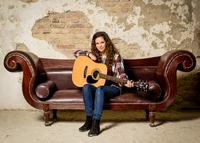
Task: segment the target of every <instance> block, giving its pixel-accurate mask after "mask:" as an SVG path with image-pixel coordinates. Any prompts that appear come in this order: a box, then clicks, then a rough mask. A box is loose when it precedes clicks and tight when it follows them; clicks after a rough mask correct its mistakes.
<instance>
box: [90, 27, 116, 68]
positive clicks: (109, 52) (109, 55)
mask: <svg viewBox="0 0 200 143" xmlns="http://www.w3.org/2000/svg"><path fill="white" fill-rule="evenodd" d="M98 37H103V39H104V40H105V42H106V64H107V65H111V64H112V63H113V62H114V56H115V54H119V51H118V49H117V48H116V47H115V46H114V44H113V43H112V41H111V40H110V38H109V36H108V34H107V33H106V32H103V31H99V32H96V33H95V34H94V35H93V38H92V42H91V52H92V54H93V55H95V56H96V58H97V62H99V63H101V62H102V60H101V52H99V51H98V49H97V48H96V43H95V39H96V38H98Z"/></svg>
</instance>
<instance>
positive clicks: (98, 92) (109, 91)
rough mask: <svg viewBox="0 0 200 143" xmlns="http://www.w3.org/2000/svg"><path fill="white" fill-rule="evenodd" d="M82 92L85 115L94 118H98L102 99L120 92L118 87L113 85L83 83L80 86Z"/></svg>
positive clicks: (101, 108)
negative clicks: (81, 86) (96, 85)
mask: <svg viewBox="0 0 200 143" xmlns="http://www.w3.org/2000/svg"><path fill="white" fill-rule="evenodd" d="M82 93H83V101H84V105H85V113H86V116H91V117H93V119H95V120H100V119H101V115H102V110H103V106H104V101H107V100H109V99H111V98H114V97H116V96H118V95H119V94H120V89H119V88H117V87H114V86H106V85H105V86H99V87H95V86H93V85H91V84H85V85H84V86H83V88H82ZM93 109H94V110H93Z"/></svg>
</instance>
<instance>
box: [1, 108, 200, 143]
mask: <svg viewBox="0 0 200 143" xmlns="http://www.w3.org/2000/svg"><path fill="white" fill-rule="evenodd" d="M58 117H59V118H58V120H57V121H56V122H54V124H52V125H51V126H49V127H45V126H44V121H43V112H42V111H39V110H0V143H67V142H68V143H111V142H112V143H199V141H200V111H199V110H194V111H193V110H179V111H173V110H171V111H164V112H156V122H155V123H156V125H157V127H153V128H152V127H150V126H149V121H146V120H145V119H144V117H145V112H144V111H135V110H133V111H104V112H103V116H102V120H101V125H100V127H101V133H100V134H99V136H96V137H88V136H87V133H88V132H79V131H78V128H79V127H80V126H82V125H83V123H84V119H85V116H84V112H83V111H58Z"/></svg>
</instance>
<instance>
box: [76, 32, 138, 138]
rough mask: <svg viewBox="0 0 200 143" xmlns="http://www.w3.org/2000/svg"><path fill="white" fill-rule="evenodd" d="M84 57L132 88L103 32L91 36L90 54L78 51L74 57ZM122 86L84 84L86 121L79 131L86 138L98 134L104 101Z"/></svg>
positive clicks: (122, 66)
mask: <svg viewBox="0 0 200 143" xmlns="http://www.w3.org/2000/svg"><path fill="white" fill-rule="evenodd" d="M79 55H86V56H88V57H89V58H90V59H91V60H93V61H95V62H97V63H104V64H106V66H107V68H108V73H109V75H111V76H114V77H116V78H121V79H126V80H127V84H125V86H127V87H133V86H134V83H133V82H132V81H131V80H128V76H127V75H126V73H125V71H124V65H123V59H122V57H121V56H120V54H119V52H118V50H117V49H116V48H115V46H114V44H113V43H112V41H111V40H110V38H109V36H108V35H107V34H106V33H105V32H97V33H95V34H94V35H93V38H92V42H91V52H89V51H82V50H78V51H76V52H75V53H74V56H75V57H78V56H79ZM123 86H124V85H123V84H119V83H114V82H106V84H105V85H103V86H99V87H95V86H93V85H92V84H85V85H84V86H83V88H82V94H83V101H84V105H85V113H86V121H85V123H84V125H83V126H81V127H80V128H79V131H81V132H83V131H87V130H90V131H89V132H88V136H89V137H92V136H96V135H98V134H99V132H100V126H99V124H100V119H101V116H102V110H103V106H104V101H106V100H109V99H111V98H114V97H116V96H118V95H120V93H121V89H122V87H123ZM93 109H94V110H93Z"/></svg>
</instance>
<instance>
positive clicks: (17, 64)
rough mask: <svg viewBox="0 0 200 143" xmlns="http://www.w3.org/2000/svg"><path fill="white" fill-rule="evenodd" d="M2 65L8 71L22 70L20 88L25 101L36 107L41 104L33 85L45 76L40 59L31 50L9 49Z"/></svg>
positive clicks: (39, 107) (40, 106)
mask: <svg viewBox="0 0 200 143" xmlns="http://www.w3.org/2000/svg"><path fill="white" fill-rule="evenodd" d="M4 66H5V68H6V69H7V70H8V71H10V72H19V71H23V82H22V90H23V95H24V98H25V99H26V100H27V102H28V103H29V104H30V105H31V106H33V107H35V108H38V109H42V105H41V104H40V103H39V102H38V101H39V99H38V98H37V96H36V94H35V87H36V86H37V84H38V83H40V82H41V81H44V80H45V78H46V74H45V70H44V68H43V66H42V64H41V62H40V59H39V58H38V57H37V56H36V55H35V54H33V53H31V52H24V51H18V50H16V51H11V52H9V53H8V54H7V55H6V56H5V58H4Z"/></svg>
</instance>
